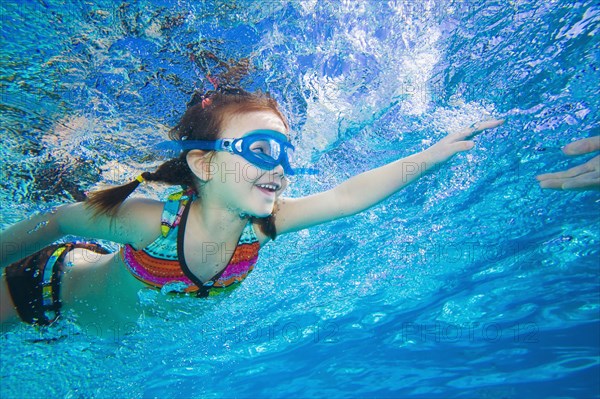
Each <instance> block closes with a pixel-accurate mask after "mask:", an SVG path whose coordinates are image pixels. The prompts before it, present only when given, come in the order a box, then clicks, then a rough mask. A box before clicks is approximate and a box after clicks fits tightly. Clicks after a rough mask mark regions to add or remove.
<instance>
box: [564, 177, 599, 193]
mask: <svg viewBox="0 0 600 399" xmlns="http://www.w3.org/2000/svg"><path fill="white" fill-rule="evenodd" d="M562 189H563V190H600V178H599V177H586V176H577V177H576V178H575V179H571V180H569V181H566V182H564V183H563V185H562Z"/></svg>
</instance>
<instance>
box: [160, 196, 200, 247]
mask: <svg viewBox="0 0 600 399" xmlns="http://www.w3.org/2000/svg"><path fill="white" fill-rule="evenodd" d="M193 198H194V190H193V189H187V190H184V191H179V192H177V193H174V194H171V195H169V197H168V198H167V202H166V203H165V207H164V210H163V213H162V217H161V220H160V231H161V234H162V236H163V237H166V236H167V235H168V234H169V232H170V231H171V230H172V229H174V228H175V227H177V226H178V225H179V222H180V221H181V215H182V214H183V211H184V209H185V207H186V205H187V204H188V202H189V201H190V200H191V199H193Z"/></svg>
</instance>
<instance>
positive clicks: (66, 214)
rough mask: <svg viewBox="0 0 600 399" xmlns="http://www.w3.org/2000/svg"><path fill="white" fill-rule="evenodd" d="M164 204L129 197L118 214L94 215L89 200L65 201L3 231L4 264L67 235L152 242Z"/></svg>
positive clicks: (142, 243) (2, 258)
mask: <svg viewBox="0 0 600 399" xmlns="http://www.w3.org/2000/svg"><path fill="white" fill-rule="evenodd" d="M162 206H163V204H162V203H161V202H158V201H151V200H145V199H138V198H134V199H130V200H127V201H125V202H124V203H123V204H122V205H121V207H120V208H119V211H118V212H117V214H116V216H114V217H111V216H109V215H106V214H100V215H97V216H94V211H93V210H92V209H90V208H89V207H88V206H87V204H86V203H85V202H77V203H75V204H69V205H62V206H60V207H58V208H57V209H56V210H55V211H53V212H49V213H44V214H40V215H36V216H34V217H32V218H31V219H28V220H24V221H22V222H19V223H16V224H15V225H13V226H11V227H9V228H8V229H6V230H5V231H3V232H2V239H1V240H0V241H1V258H0V268H3V267H5V266H8V265H9V264H11V263H13V262H16V261H18V260H19V259H22V258H24V257H26V256H29V255H31V254H33V253H35V252H37V251H39V250H41V249H42V248H44V247H45V246H47V245H49V244H51V243H53V242H55V241H56V240H58V239H60V238H62V237H64V236H66V235H75V236H78V237H86V238H95V239H104V240H109V241H114V242H118V243H121V244H131V245H133V246H134V247H136V246H137V245H144V244H147V243H149V242H152V240H153V239H155V238H156V237H157V236H158V235H159V234H160V216H161V213H162Z"/></svg>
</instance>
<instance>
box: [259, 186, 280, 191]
mask: <svg viewBox="0 0 600 399" xmlns="http://www.w3.org/2000/svg"><path fill="white" fill-rule="evenodd" d="M258 187H262V188H266V189H267V190H273V191H275V190H277V186H276V185H274V184H258Z"/></svg>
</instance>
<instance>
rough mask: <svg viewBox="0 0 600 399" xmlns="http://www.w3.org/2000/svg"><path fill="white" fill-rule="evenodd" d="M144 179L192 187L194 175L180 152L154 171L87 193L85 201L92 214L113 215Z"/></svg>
mask: <svg viewBox="0 0 600 399" xmlns="http://www.w3.org/2000/svg"><path fill="white" fill-rule="evenodd" d="M144 181H154V182H161V183H166V184H171V185H181V186H182V187H184V188H185V187H194V176H193V174H192V171H191V170H190V168H189V167H188V165H187V162H186V160H185V153H182V154H181V156H180V157H179V158H173V159H170V160H168V161H167V162H165V163H163V164H162V165H160V166H159V167H158V169H156V171H155V172H144V173H142V174H141V175H139V176H138V177H136V178H135V179H134V180H133V181H132V182H130V183H127V184H123V185H120V186H116V187H112V188H108V189H105V190H100V191H95V192H92V193H89V194H88V197H87V199H86V200H85V202H86V203H87V204H88V205H89V206H90V207H91V208H92V209H94V210H95V213H94V215H99V214H102V213H104V214H108V215H111V216H114V215H115V214H116V213H117V211H118V209H119V206H121V204H122V203H123V201H125V200H126V199H127V197H129V195H131V193H133V192H134V191H135V189H136V188H138V186H139V185H140V183H142V182H144Z"/></svg>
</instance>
